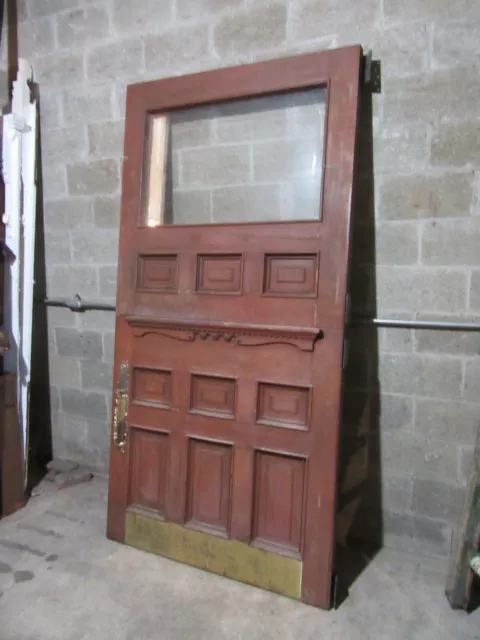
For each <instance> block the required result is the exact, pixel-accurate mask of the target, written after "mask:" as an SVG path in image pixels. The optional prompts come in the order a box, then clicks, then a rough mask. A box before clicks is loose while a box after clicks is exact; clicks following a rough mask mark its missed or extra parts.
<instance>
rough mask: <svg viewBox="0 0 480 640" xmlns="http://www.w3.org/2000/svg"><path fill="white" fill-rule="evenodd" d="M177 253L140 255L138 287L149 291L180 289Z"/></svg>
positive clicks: (171, 291)
mask: <svg viewBox="0 0 480 640" xmlns="http://www.w3.org/2000/svg"><path fill="white" fill-rule="evenodd" d="M177 272H178V268H177V256H176V255H140V256H138V266H137V289H140V290H144V291H145V290H146V291H149V292H152V293H153V292H155V291H156V292H159V293H161V292H170V293H173V292H176V291H177V290H178V276H177Z"/></svg>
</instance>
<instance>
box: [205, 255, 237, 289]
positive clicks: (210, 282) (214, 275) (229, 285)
mask: <svg viewBox="0 0 480 640" xmlns="http://www.w3.org/2000/svg"><path fill="white" fill-rule="evenodd" d="M197 292H199V293H217V294H240V293H241V292H242V256H241V255H210V256H209V255H199V256H198V258H197Z"/></svg>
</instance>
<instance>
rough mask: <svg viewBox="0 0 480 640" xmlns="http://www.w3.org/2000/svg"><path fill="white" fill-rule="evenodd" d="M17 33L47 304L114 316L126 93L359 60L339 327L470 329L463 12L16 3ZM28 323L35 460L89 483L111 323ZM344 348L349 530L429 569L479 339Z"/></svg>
mask: <svg viewBox="0 0 480 640" xmlns="http://www.w3.org/2000/svg"><path fill="white" fill-rule="evenodd" d="M19 20H20V24H19V41H20V46H19V51H20V54H21V55H22V56H23V57H27V58H28V59H29V60H31V62H32V64H33V67H34V70H35V74H36V80H37V81H38V82H39V84H40V90H41V102H42V114H41V125H42V162H43V195H44V213H45V228H46V265H47V277H48V294H49V295H50V296H63V295H71V294H72V293H74V292H79V293H80V294H81V295H82V296H84V297H88V298H102V299H105V300H112V301H113V300H114V297H115V277H116V276H115V273H116V261H117V238H118V225H119V196H120V189H121V184H120V180H121V178H120V175H121V173H120V171H121V159H122V144H123V140H122V137H123V130H124V113H125V112H124V101H125V86H126V85H127V84H128V83H131V82H139V81H142V80H147V79H154V78H160V77H164V76H170V75H172V74H183V73H188V72H195V71H200V70H204V69H210V68H215V67H218V66H228V65H234V64H238V63H242V62H250V61H254V60H259V59H266V58H273V57H277V56H283V55H287V54H294V53H298V52H304V51H309V50H313V49H323V48H330V47H337V46H342V45H346V44H352V43H359V44H362V45H363V46H364V47H365V48H372V49H373V52H374V58H376V59H380V60H381V63H382V80H383V87H382V93H381V94H380V95H375V96H374V98H373V128H374V169H375V188H374V192H373V193H372V194H371V197H372V198H373V197H374V201H375V221H373V220H371V219H369V218H368V216H367V217H362V212H361V211H359V212H358V216H357V218H358V223H357V229H356V232H355V260H354V268H353V273H352V276H353V281H352V288H353V291H352V292H353V294H354V302H355V306H356V309H357V311H376V312H377V314H378V315H380V316H384V317H398V316H399V317H402V318H403V317H405V318H414V317H418V316H421V317H422V318H432V319H458V320H467V319H477V320H478V319H479V318H480V202H479V194H480V176H479V173H478V168H479V166H480V126H479V125H480V120H479V119H478V114H479V105H480V83H479V81H478V78H479V70H480V69H479V67H480V65H479V63H478V60H479V57H478V56H479V53H480V49H479V46H480V45H479V43H480V38H479V34H480V4H479V3H478V0H457V1H456V2H454V1H452V0H403V1H401V2H400V1H399V0H344V2H337V1H336V0H290V1H289V2H287V1H281V0H276V1H274V0H255V1H254V0H228V1H227V0H162V1H159V0H135V1H131V0H103V1H98V2H91V1H88V0H42V1H40V0H19ZM373 222H374V223H373ZM48 320H49V353H50V361H49V376H50V385H51V386H50V394H51V409H52V422H53V444H54V451H55V453H56V454H57V455H61V456H66V457H71V458H75V459H78V460H81V461H83V462H86V463H88V464H90V465H92V466H95V467H97V468H98V469H100V470H102V471H106V470H107V468H108V447H109V424H108V421H109V411H110V390H111V384H112V352H113V335H114V333H113V332H114V318H113V315H112V314H109V313H102V312H89V313H86V314H83V315H74V314H72V313H70V312H69V311H64V310H54V309H51V310H50V311H49V312H48ZM351 340H352V345H351V349H350V360H349V369H348V375H347V384H348V388H349V391H348V392H347V396H346V417H345V424H346V434H345V437H344V442H345V450H346V451H347V453H349V454H350V458H351V461H353V462H352V464H353V466H354V467H355V466H356V469H357V470H355V468H354V470H353V471H352V473H351V474H350V475H349V474H348V473H347V472H345V474H344V483H346V485H347V489H349V488H352V487H353V489H354V490H353V495H354V497H358V500H357V502H356V503H355V500H353V503H355V504H356V505H357V506H356V507H355V506H354V508H353V511H352V513H356V515H355V521H356V523H355V526H356V527H357V528H358V531H359V534H360V535H364V534H367V535H368V534H372V535H377V533H378V530H379V528H380V527H381V528H382V529H383V533H384V539H385V542H386V543H387V544H392V545H398V546H402V547H405V548H407V549H416V550H421V551H424V552H425V553H431V554H439V555H445V554H447V553H448V552H449V548H450V536H451V531H452V526H453V525H454V523H455V522H456V521H457V519H458V517H459V513H460V509H461V505H462V498H463V494H464V487H465V483H466V478H467V472H468V466H469V462H470V460H471V457H472V444H473V441H474V435H475V431H476V429H477V427H478V425H479V423H480V403H479V401H480V357H479V353H480V336H479V335H478V334H469V335H467V334H460V333H444V332H442V333H434V332H425V331H415V332H414V331H405V330H403V331H399V330H388V331H385V330H381V331H379V332H378V335H377V334H376V333H372V331H366V330H356V331H352V333H351ZM378 392H379V394H380V395H379V401H378V403H377V394H378ZM352 424H353V425H354V426H353V427H352ZM372 425H373V426H372ZM352 428H353V431H351V430H349V429H352ZM347 457H348V456H347ZM349 468H350V469H351V468H353V467H352V466H351V465H350V466H349ZM362 473H364V477H363V480H362V479H361V478H362ZM349 483H350V484H349ZM347 495H348V492H347ZM345 502H348V500H347V499H345ZM343 506H345V505H343ZM357 507H358V508H359V509H360V510H357V511H355V509H356V508H357Z"/></svg>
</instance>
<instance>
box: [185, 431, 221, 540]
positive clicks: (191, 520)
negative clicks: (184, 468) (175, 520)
mask: <svg viewBox="0 0 480 640" xmlns="http://www.w3.org/2000/svg"><path fill="white" fill-rule="evenodd" d="M231 466H232V447H231V446H229V445H224V444H218V443H214V442H206V441H202V440H193V439H192V440H190V443H189V460H188V509H187V520H188V524H189V526H191V527H194V528H197V529H201V530H203V531H207V532H211V533H216V534H220V535H227V532H228V521H229V512H230V475H231Z"/></svg>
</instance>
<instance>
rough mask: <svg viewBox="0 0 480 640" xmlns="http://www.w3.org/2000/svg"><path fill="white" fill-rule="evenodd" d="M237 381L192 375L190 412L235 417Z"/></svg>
mask: <svg viewBox="0 0 480 640" xmlns="http://www.w3.org/2000/svg"><path fill="white" fill-rule="evenodd" d="M235 386H236V383H235V380H231V379H229V378H219V377H218V378H217V377H214V376H202V375H198V374H194V375H192V384H191V398H190V410H191V411H192V412H194V413H203V414H206V415H211V416H218V417H221V418H225V417H232V418H233V417H234V416H235Z"/></svg>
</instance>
